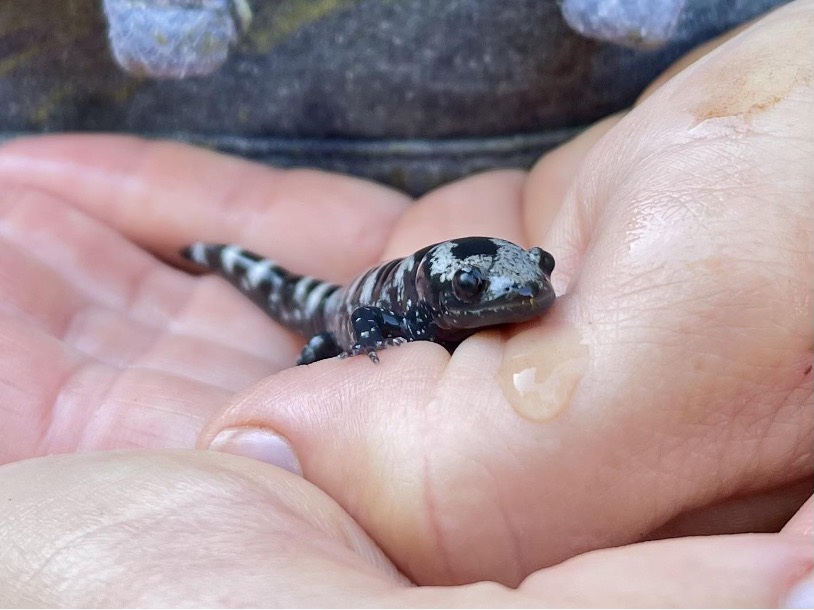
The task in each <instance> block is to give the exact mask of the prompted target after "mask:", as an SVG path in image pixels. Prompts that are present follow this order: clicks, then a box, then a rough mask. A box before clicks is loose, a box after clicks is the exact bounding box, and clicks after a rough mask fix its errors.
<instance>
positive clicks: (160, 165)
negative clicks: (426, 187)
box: [0, 135, 407, 279]
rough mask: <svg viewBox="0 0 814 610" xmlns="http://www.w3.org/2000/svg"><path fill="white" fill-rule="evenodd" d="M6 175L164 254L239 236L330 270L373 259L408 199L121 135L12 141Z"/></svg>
mask: <svg viewBox="0 0 814 610" xmlns="http://www.w3.org/2000/svg"><path fill="white" fill-rule="evenodd" d="M0 183H3V184H7V185H12V184H18V185H20V184H22V185H25V186H27V187H28V188H30V189H38V190H41V191H45V192H48V193H50V194H51V195H53V196H55V197H57V198H59V199H62V200H64V201H66V202H69V203H70V204H71V205H73V206H75V207H77V208H79V209H81V210H83V211H85V212H86V213H88V214H89V215H92V216H94V217H96V218H98V219H100V220H101V221H102V222H104V223H106V224H108V225H110V226H111V227H113V228H114V229H116V230H117V231H119V232H120V233H121V234H123V235H125V236H126V237H127V238H129V239H131V240H133V241H134V242H136V243H138V244H139V245H141V246H144V247H145V248H148V249H150V250H152V251H154V252H157V253H159V254H160V255H161V256H163V257H165V258H170V259H176V252H177V250H178V249H179V248H180V247H181V246H184V245H186V244H189V243H191V242H193V241H199V240H203V241H219V242H237V243H240V244H241V245H243V246H245V247H248V248H252V249H255V250H257V251H259V252H261V253H263V254H265V255H268V256H273V257H274V258H275V259H276V260H278V261H280V262H281V263H283V264H285V265H290V266H292V267H296V268H297V270H298V271H301V272H303V273H322V274H326V275H330V277H329V278H328V279H346V278H348V277H349V276H351V275H353V274H355V273H357V272H358V271H359V269H360V268H363V267H365V266H367V265H369V264H371V262H372V261H374V260H376V259H377V258H378V256H379V254H380V253H381V251H382V249H383V244H384V242H385V239H386V237H387V235H388V232H389V227H390V226H391V225H392V224H393V223H394V222H395V220H396V218H397V217H398V215H399V214H400V213H401V212H402V211H403V209H404V207H405V205H406V202H407V198H406V197H404V196H403V195H400V194H398V193H396V192H394V191H392V190H390V189H387V188H384V187H380V186H376V185H373V184H370V183H368V182H364V181H362V180H357V179H353V178H349V177H345V176H334V175H330V174H327V173H324V172H317V171H311V170H276V169H272V168H268V167H264V166H260V165H256V164H252V163H249V162H246V161H242V160H238V159H232V158H229V157H226V156H224V155H219V154H215V153H212V152H208V151H204V150H199V149H195V148H192V147H189V146H183V145H180V144H171V143H159V142H149V141H146V140H139V139H136V138H127V137H121V136H98V135H93V136H88V135H82V136H78V135H76V136H54V137H44V138H33V139H23V140H17V141H13V142H11V143H10V144H7V145H6V146H4V147H3V148H2V149H0ZM336 252H342V253H343V256H341V257H337V256H336Z"/></svg>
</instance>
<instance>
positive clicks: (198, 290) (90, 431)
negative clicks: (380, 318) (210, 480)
mask: <svg viewBox="0 0 814 610" xmlns="http://www.w3.org/2000/svg"><path fill="white" fill-rule="evenodd" d="M100 252H102V253H104V256H100ZM0 256H2V260H3V265H2V270H0V294H2V295H3V298H2V300H0V345H2V350H0V353H1V354H2V356H0V419H2V421H3V426H0V436H2V442H0V462H6V461H11V460H14V459H21V458H24V457H30V456H33V455H41V454H47V453H55V452H65V451H77V450H93V449H102V448H111V447H120V448H121V447H166V446H187V447H189V446H191V445H192V444H193V443H194V440H195V438H196V436H197V434H198V432H199V430H200V427H201V425H202V422H203V421H204V420H205V419H206V418H207V417H208V416H209V415H210V414H211V413H212V412H214V411H215V410H216V409H218V408H219V407H221V406H222V405H223V404H224V401H225V399H226V397H227V396H230V395H231V393H232V392H233V391H234V390H236V389H240V388H244V387H246V386H247V385H250V384H251V383H254V382H256V381H257V380H259V379H261V378H263V377H265V376H266V375H267V374H268V373H269V371H270V370H274V369H275V367H276V368H279V367H281V366H282V363H283V362H284V363H285V365H286V366H287V365H288V364H289V362H290V361H291V359H292V358H293V355H294V353H295V351H296V349H297V348H295V347H294V345H293V344H292V339H291V337H290V336H289V334H288V333H285V332H283V331H282V330H281V329H279V328H276V327H274V326H273V325H270V324H269V323H268V321H267V320H266V318H265V316H263V315H262V313H260V312H259V311H257V312H256V311H254V310H253V309H252V308H250V307H247V306H246V303H244V302H243V301H242V299H240V298H239V297H238V296H237V295H231V294H227V295H225V296H224V297H223V298H215V297H216V296H217V295H219V294H220V293H221V292H222V287H221V286H219V285H217V284H216V282H215V281H214V280H211V281H198V282H196V281H195V280H193V279H192V278H190V277H188V276H186V274H183V273H181V272H179V271H177V270H173V269H169V268H167V267H166V266H164V265H162V264H160V263H159V262H157V261H156V260H155V259H154V258H153V257H152V256H150V255H148V254H147V253H146V252H144V251H142V250H140V249H138V248H136V247H135V246H133V244H131V243H130V242H128V241H127V240H126V239H124V238H123V237H122V236H121V235H119V234H118V233H116V232H115V231H113V230H112V229H110V228H109V227H107V226H106V225H103V224H102V223H100V222H98V221H96V220H94V219H91V218H88V217H87V216H85V214H84V213H82V212H81V211H78V210H76V209H74V208H71V207H69V206H65V205H63V204H62V203H61V202H60V201H59V200H55V199H54V198H52V197H49V196H48V195H45V194H43V193H41V192H32V191H30V190H28V189H25V188H23V187H20V188H12V189H9V190H5V191H2V194H1V195H0ZM286 349H287V350H288V351H287V352H286ZM278 361H279V364H277V362H278Z"/></svg>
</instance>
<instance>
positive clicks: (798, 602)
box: [783, 574, 814, 608]
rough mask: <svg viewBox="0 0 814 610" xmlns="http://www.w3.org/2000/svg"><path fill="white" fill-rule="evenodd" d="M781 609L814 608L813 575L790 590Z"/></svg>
mask: <svg viewBox="0 0 814 610" xmlns="http://www.w3.org/2000/svg"><path fill="white" fill-rule="evenodd" d="M783 608H814V574H809V575H808V576H806V577H805V578H803V580H801V581H800V582H798V583H797V584H796V585H794V586H793V587H792V588H791V591H789V593H788V595H787V596H786V601H785V602H784V603H783Z"/></svg>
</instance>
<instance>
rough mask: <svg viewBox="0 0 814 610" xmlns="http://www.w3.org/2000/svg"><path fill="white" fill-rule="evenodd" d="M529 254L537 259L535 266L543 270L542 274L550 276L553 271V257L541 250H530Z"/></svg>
mask: <svg viewBox="0 0 814 610" xmlns="http://www.w3.org/2000/svg"><path fill="white" fill-rule="evenodd" d="M529 252H531V254H532V256H533V257H534V258H536V259H537V264H538V265H540V269H542V270H543V273H545V274H546V275H548V276H550V275H551V273H552V272H553V271H554V257H553V256H551V254H550V253H549V252H546V251H545V250H543V249H542V248H532V249H531V250H529Z"/></svg>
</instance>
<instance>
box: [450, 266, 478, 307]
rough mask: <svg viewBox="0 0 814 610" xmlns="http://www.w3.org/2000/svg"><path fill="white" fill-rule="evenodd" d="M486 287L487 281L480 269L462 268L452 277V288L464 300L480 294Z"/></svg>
mask: <svg viewBox="0 0 814 610" xmlns="http://www.w3.org/2000/svg"><path fill="white" fill-rule="evenodd" d="M485 287H486V281H485V280H484V279H483V275H482V274H481V272H480V269H460V270H459V271H457V272H456V273H455V275H454V276H453V277H452V290H453V291H454V292H455V296H456V297H458V298H459V299H461V300H462V301H468V300H470V299H474V298H475V297H476V296H478V295H479V294H480V293H481V292H483V289H484V288H485Z"/></svg>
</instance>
